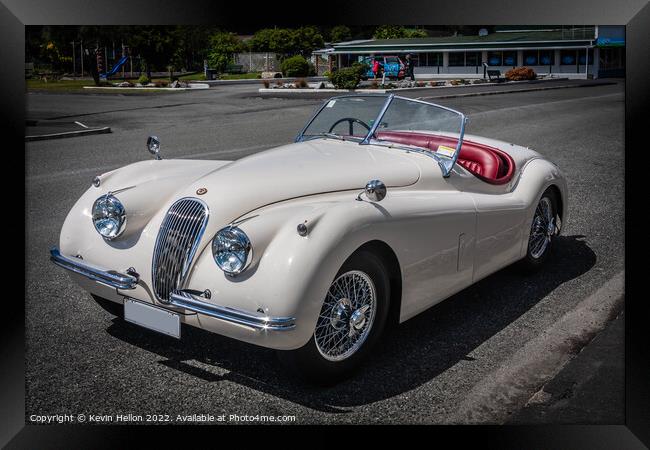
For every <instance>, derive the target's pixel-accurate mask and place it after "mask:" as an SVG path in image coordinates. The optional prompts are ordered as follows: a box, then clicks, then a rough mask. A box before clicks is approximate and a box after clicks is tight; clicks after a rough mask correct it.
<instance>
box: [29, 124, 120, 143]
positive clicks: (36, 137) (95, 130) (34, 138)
mask: <svg viewBox="0 0 650 450" xmlns="http://www.w3.org/2000/svg"><path fill="white" fill-rule="evenodd" d="M105 133H111V127H103V128H90V129H88V130H79V131H65V132H63V133H52V134H40V135H34V136H25V141H45V140H47V139H62V138H68V137H77V136H85V135H89V134H105Z"/></svg>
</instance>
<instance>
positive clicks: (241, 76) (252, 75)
mask: <svg viewBox="0 0 650 450" xmlns="http://www.w3.org/2000/svg"><path fill="white" fill-rule="evenodd" d="M258 78H262V74H261V73H259V72H248V73H222V74H221V76H220V77H219V79H220V80H255V79H258Z"/></svg>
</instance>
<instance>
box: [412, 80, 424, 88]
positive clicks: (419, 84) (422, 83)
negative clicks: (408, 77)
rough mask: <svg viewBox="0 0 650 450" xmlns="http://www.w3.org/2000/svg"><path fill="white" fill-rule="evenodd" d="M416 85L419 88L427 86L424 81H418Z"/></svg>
mask: <svg viewBox="0 0 650 450" xmlns="http://www.w3.org/2000/svg"><path fill="white" fill-rule="evenodd" d="M415 85H416V86H417V87H424V86H426V83H425V82H424V81H417V82H416V83H415Z"/></svg>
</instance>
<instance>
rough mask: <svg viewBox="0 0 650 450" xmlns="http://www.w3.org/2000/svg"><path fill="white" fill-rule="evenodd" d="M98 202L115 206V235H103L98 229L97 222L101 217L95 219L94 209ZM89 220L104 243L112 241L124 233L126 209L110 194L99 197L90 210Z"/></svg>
mask: <svg viewBox="0 0 650 450" xmlns="http://www.w3.org/2000/svg"><path fill="white" fill-rule="evenodd" d="M99 202H111V203H112V204H113V206H117V208H116V209H117V210H118V214H117V215H116V216H115V218H116V219H117V220H118V226H117V232H116V233H115V234H108V235H107V234H104V233H102V232H101V230H100V227H99V226H98V220H99V219H100V218H101V217H95V209H96V207H97V205H98V203H99ZM91 219H92V222H93V226H94V227H95V231H97V233H98V234H99V235H100V236H101V237H102V238H103V239H104V240H106V241H112V240H114V239H116V238H118V237H119V236H121V235H122V233H124V230H125V229H126V221H127V218H126V208H125V207H124V204H123V203H122V202H121V201H120V200H119V199H118V198H117V197H115V196H114V195H113V194H111V193H110V192H108V193H106V194H104V195H101V196H99V197H98V198H97V199H96V200H95V202H94V203H93V207H92V210H91Z"/></svg>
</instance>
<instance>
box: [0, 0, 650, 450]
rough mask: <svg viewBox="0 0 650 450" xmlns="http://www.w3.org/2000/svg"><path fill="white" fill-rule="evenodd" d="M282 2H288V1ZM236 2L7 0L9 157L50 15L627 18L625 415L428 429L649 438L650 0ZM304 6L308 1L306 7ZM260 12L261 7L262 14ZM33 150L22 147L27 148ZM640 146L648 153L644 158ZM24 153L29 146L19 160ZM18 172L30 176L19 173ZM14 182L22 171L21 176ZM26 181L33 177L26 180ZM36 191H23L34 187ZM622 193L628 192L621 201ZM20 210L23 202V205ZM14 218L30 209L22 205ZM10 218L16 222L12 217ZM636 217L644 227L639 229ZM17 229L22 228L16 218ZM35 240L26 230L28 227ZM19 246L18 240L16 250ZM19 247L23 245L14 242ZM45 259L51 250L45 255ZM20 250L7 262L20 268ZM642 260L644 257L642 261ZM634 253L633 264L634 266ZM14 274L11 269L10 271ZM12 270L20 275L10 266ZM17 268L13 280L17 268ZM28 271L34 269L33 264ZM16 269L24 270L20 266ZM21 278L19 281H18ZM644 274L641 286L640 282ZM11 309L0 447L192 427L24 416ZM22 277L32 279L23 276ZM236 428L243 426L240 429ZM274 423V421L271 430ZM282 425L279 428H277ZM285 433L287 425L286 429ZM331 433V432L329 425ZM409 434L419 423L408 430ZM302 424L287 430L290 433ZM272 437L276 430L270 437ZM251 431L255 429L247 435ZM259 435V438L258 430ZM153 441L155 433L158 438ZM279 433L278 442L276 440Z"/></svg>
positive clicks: (562, 441) (635, 443)
mask: <svg viewBox="0 0 650 450" xmlns="http://www.w3.org/2000/svg"><path fill="white" fill-rule="evenodd" d="M278 5H279V6H278ZM292 5H293V6H295V4H294V3H291V4H286V5H284V6H283V5H282V4H277V3H276V4H274V5H271V7H269V6H267V7H264V6H263V5H255V6H253V5H252V4H251V5H239V6H238V8H237V9H233V8H232V5H230V6H229V7H228V8H229V9H225V8H226V6H225V5H224V4H222V3H217V2H213V1H209V0H193V1H192V2H182V3H179V2H173V1H168V0H165V1H158V2H156V1H153V0H147V1H137V2H136V1H129V0H112V1H110V2H99V1H89V0H56V1H45V0H2V3H1V4H0V45H1V47H2V50H1V54H2V58H1V60H2V62H0V72H1V73H2V78H1V80H2V83H0V89H1V90H2V94H1V96H0V98H2V99H3V100H2V103H1V105H2V106H1V107H0V110H1V111H2V113H1V114H2V116H1V117H0V119H1V121H2V124H3V128H4V130H5V132H4V135H5V137H4V139H3V140H4V141H5V145H4V146H3V147H4V148H5V152H3V153H4V154H5V155H7V157H9V156H11V157H16V162H15V164H16V165H18V164H20V163H21V162H23V164H24V152H21V146H24V124H25V114H24V109H25V95H26V94H25V83H24V73H23V64H24V38H25V36H24V26H25V25H42V24H52V25H56V24H60V25H80V24H106V25H108V24H124V25H129V24H203V23H216V24H228V23H234V22H238V23H241V22H242V21H246V23H247V24H248V25H249V26H251V27H254V26H257V25H265V24H269V25H270V24H277V25H282V24H301V23H305V22H310V23H327V24H338V23H348V24H349V23H360V24H381V23H403V24H406V23H408V24H414V23H419V24H429V25H432V24H478V23H488V24H522V23H525V24H549V23H552V24H577V23H580V24H582V23H589V24H611V25H625V26H626V104H625V121H626V126H625V131H626V138H625V140H626V142H625V144H626V149H629V150H628V151H627V155H626V156H627V158H625V161H626V163H625V174H626V175H625V177H626V198H625V200H624V201H625V205H626V208H625V210H626V217H625V232H626V239H625V255H626V256H625V262H626V264H625V267H626V270H625V283H626V295H625V296H626V299H625V300H626V306H625V309H626V314H625V317H626V323H625V328H626V330H625V331H626V341H625V360H626V361H625V369H626V374H625V380H626V404H625V424H624V425H612V426H596V425H579V424H576V425H571V426H568V425H544V426H503V427H496V426H486V427H470V426H456V427H432V428H430V427H425V429H424V430H421V431H431V432H433V433H436V437H435V439H436V440H435V441H433V442H438V439H440V437H441V435H446V436H445V437H446V438H451V439H454V442H455V445H458V444H461V445H462V444H463V443H468V442H474V443H476V444H477V445H485V446H487V447H494V448H504V447H505V448H590V449H596V448H644V447H645V446H647V445H650V426H649V425H650V351H649V347H648V346H647V342H650V339H649V338H648V329H649V328H650V327H648V326H647V325H646V323H645V322H646V321H647V320H648V314H647V306H646V304H647V294H645V295H644V293H643V292H642V291H641V289H642V288H641V287H640V285H641V283H640V282H639V281H638V279H639V277H642V276H643V274H642V273H641V272H642V271H643V270H644V269H645V267H646V265H647V264H646V263H645V258H644V257H643V255H642V254H640V255H639V256H641V257H640V259H636V258H634V253H637V252H639V253H640V252H643V251H644V249H642V248H638V246H636V245H635V243H634V240H635V239H634V236H635V235H636V234H637V233H638V234H641V233H643V229H644V228H645V227H644V223H643V222H642V220H643V218H642V217H641V214H643V210H644V209H645V204H646V201H645V193H646V191H647V188H646V189H643V188H640V189H638V190H637V189H636V188H635V187H634V186H633V184H632V182H633V180H635V179H636V178H637V177H640V178H643V177H644V175H643V173H642V172H641V171H642V170H643V164H638V163H636V162H637V161H638V160H637V159H636V158H637V157H642V156H641V155H642V154H643V152H644V151H647V150H645V148H642V147H638V146H633V143H641V142H643V140H642V136H641V134H642V133H644V132H645V130H646V129H647V128H648V123H647V112H648V111H647V110H648V105H650V95H649V93H650V89H649V88H648V85H649V84H650V5H648V3H647V0H637V1H628V2H624V3H621V2H615V1H612V0H609V1H606V0H576V1H572V2H566V1H557V0H552V1H544V2H539V1H531V0H525V1H523V0H521V1H518V2H502V3H498V4H497V3H495V2H484V1H472V0H445V1H437V2H425V1H424V0H417V1H411V2H408V3H402V2H388V1H384V0H381V1H374V2H372V3H370V2H357V3H351V2H344V1H338V0H335V1H328V2H325V3H322V4H321V3H319V4H317V5H311V6H312V7H313V8H314V9H313V10H311V11H310V10H309V9H307V8H308V6H309V5H305V4H301V5H300V8H297V7H293V6H292ZM303 6H304V7H303ZM253 14H255V15H254V16H253ZM23 148H24V147H23ZM636 155H639V156H636ZM21 156H23V157H22V158H21ZM16 172H18V176H19V177H20V175H21V174H20V171H16ZM11 183H12V184H13V186H14V187H12V191H13V192H15V191H16V190H17V189H15V186H16V185H17V186H20V185H21V184H20V181H19V180H16V181H15V182H11ZM22 185H24V180H23V184H22ZM27 194H28V193H25V195H27ZM21 199H22V200H24V198H21V196H19V195H15V194H14V195H13V199H12V201H10V202H8V204H7V207H11V208H18V207H19V203H20V200H21ZM621 201H623V199H621ZM13 210H14V211H15V210H16V209H13ZM15 216H16V217H20V216H19V215H18V214H15ZM11 220H15V218H14V217H12V218H11ZM636 226H638V228H637V229H635V227H636ZM12 229H13V230H14V232H15V231H16V230H19V227H18V226H17V225H16V224H12ZM25 240H26V241H27V240H28V236H25ZM17 251H19V250H17ZM12 253H13V251H12ZM44 257H45V256H44ZM15 259H16V257H15V253H13V256H12V257H11V259H10V260H9V262H10V265H13V266H14V267H13V269H14V270H16V272H18V271H20V265H19V264H15ZM633 261H638V262H633ZM628 263H629V264H628ZM7 275H9V273H7ZM12 275H13V274H12ZM12 275H9V276H10V277H11V279H12V280H13V279H15V278H16V277H14V276H12ZM23 278H24V272H23ZM17 279H21V277H20V274H17ZM12 284H14V283H12ZM635 284H638V285H639V286H637V287H638V289H637V290H635ZM5 286H6V287H5V295H4V296H3V297H4V299H3V308H2V311H3V315H4V316H5V320H3V321H2V325H1V326H0V328H1V330H0V332H1V333H2V340H1V341H0V342H1V344H0V345H1V346H2V351H1V353H0V355H1V356H0V357H1V361H0V392H1V395H0V398H1V400H0V417H2V420H1V421H0V445H5V444H6V445H7V448H77V447H83V448H88V447H91V448H97V447H111V448H116V447H117V446H119V447H122V446H129V444H131V443H133V442H134V441H133V434H134V433H135V431H136V430H137V432H138V434H140V433H144V434H146V436H145V438H147V439H148V438H152V439H153V438H154V437H158V438H160V437H163V438H165V436H167V435H168V434H169V433H171V432H173V433H174V434H176V433H178V431H181V433H183V432H187V431H188V430H187V429H186V428H185V427H180V428H179V427H171V428H172V429H171V430H170V427H163V428H164V429H163V428H160V427H158V428H156V429H155V430H152V429H151V427H142V426H119V427H118V426H111V427H102V426H79V425H53V426H42V425H25V422H24V413H25V410H24V391H25V388H24V382H25V379H24V361H25V358H24V331H25V329H24V318H25V314H24V304H23V302H21V301H20V298H21V296H20V295H19V294H16V293H14V292H12V291H15V290H17V289H15V288H14V287H13V286H12V285H11V284H6V285H5ZM23 286H24V283H23ZM230 428H237V429H238V430H235V432H236V433H242V432H244V431H243V430H241V427H230ZM221 430H222V429H219V434H216V433H215V431H214V429H213V428H212V427H193V428H192V434H193V436H197V435H198V434H204V435H205V434H206V433H207V437H211V438H214V437H215V436H219V435H221V433H222V431H221ZM266 430H268V431H267V433H268V432H270V431H271V430H270V429H269V427H267V428H266ZM274 431H275V430H274ZM285 431H286V430H285ZM326 432H327V431H326ZM408 432H409V433H410V432H411V430H409V431H408ZM291 433H292V431H291V430H289V431H288V432H285V433H284V435H285V436H291ZM271 436H272V434H271V435H267V438H269V440H270V439H272V438H271ZM242 437H244V438H245V437H247V435H242ZM249 439H250V437H249ZM149 442H150V443H153V441H149ZM276 442H277V441H276Z"/></svg>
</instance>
